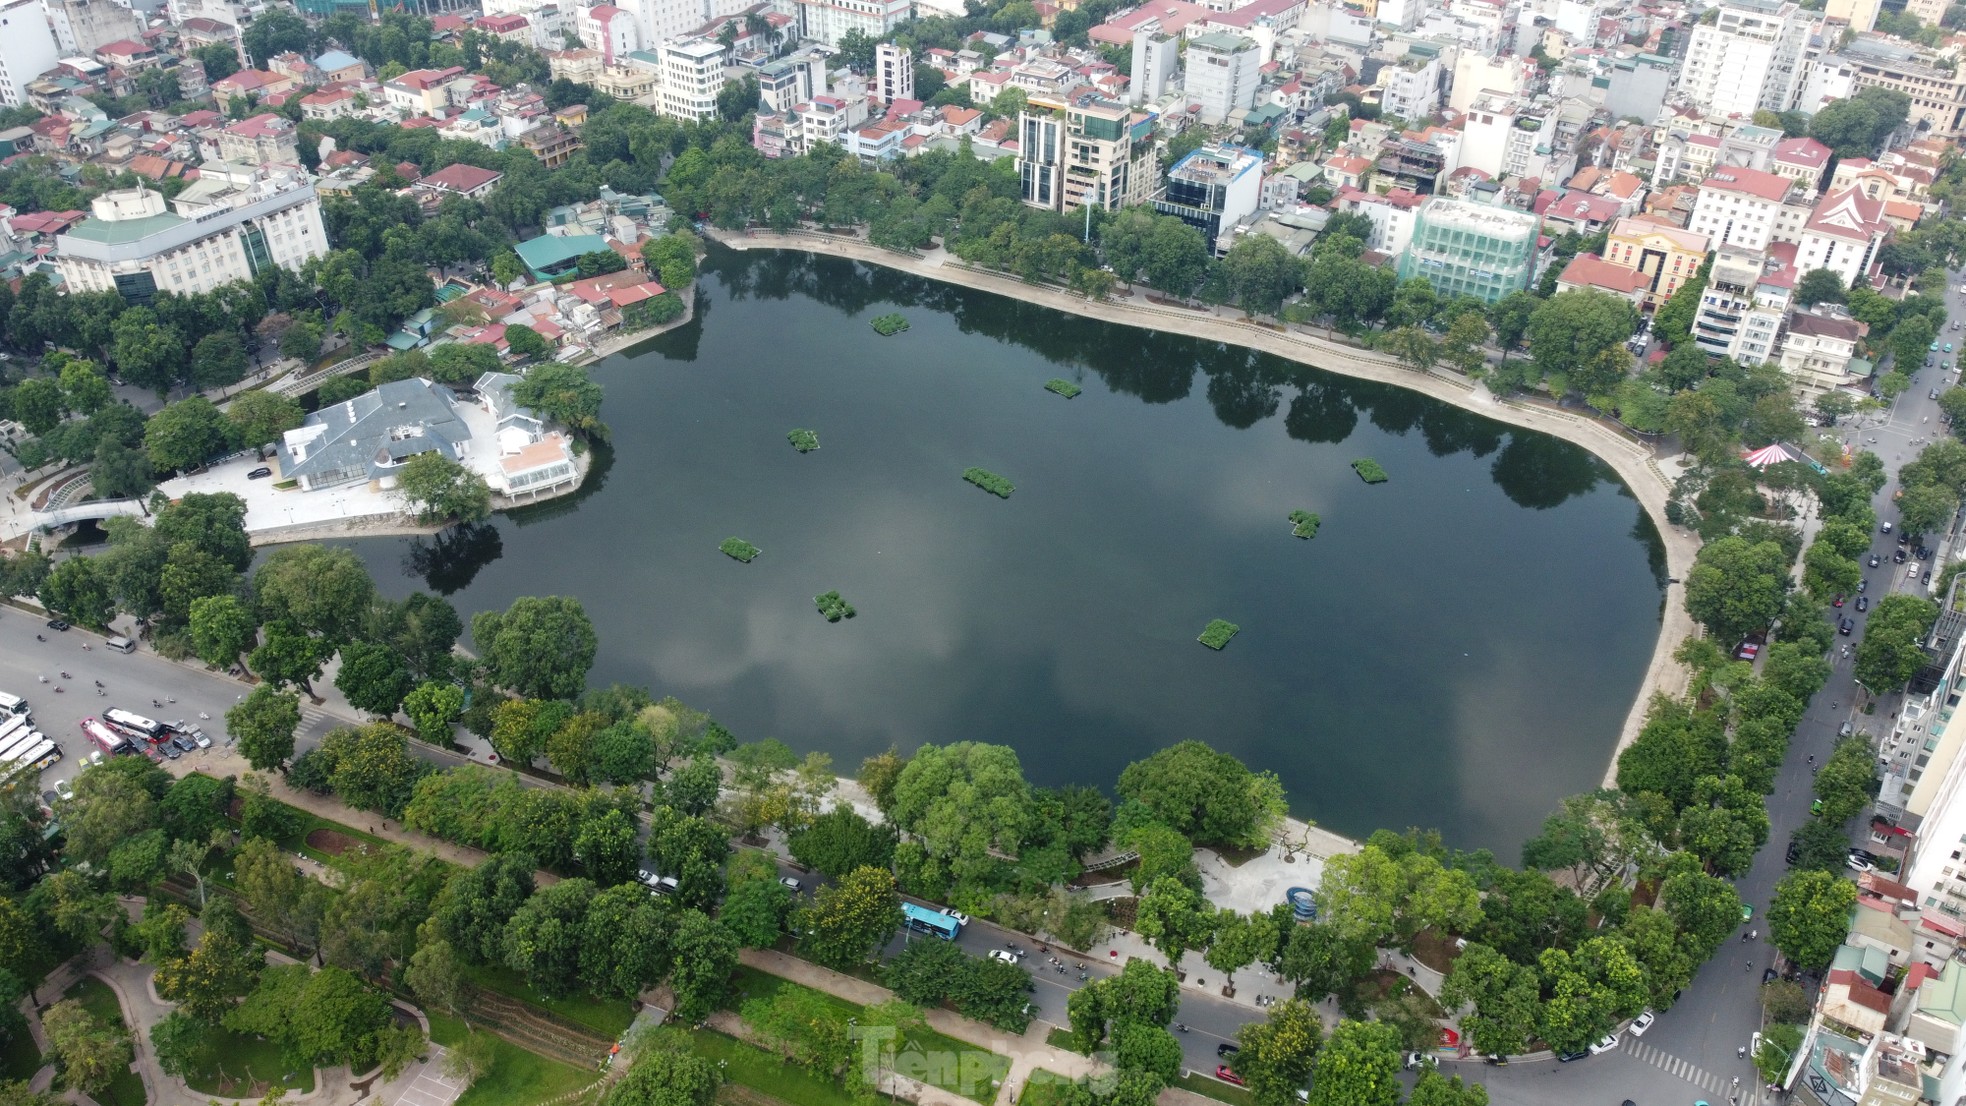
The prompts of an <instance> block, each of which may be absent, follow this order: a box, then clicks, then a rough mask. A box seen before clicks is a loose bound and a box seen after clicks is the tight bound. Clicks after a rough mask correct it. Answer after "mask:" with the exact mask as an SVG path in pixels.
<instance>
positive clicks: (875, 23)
mask: <svg viewBox="0 0 1966 1106" xmlns="http://www.w3.org/2000/svg"><path fill="white" fill-rule="evenodd" d="M786 2H788V3H789V4H790V5H791V8H792V12H791V14H792V16H793V18H794V19H795V20H796V22H795V23H794V24H793V26H794V27H795V28H796V30H797V34H798V36H799V37H800V38H809V39H813V40H814V41H816V42H822V43H825V44H826V45H828V46H838V45H839V44H840V39H841V37H842V36H844V35H845V34H846V33H847V32H848V31H859V32H861V33H862V34H864V35H866V36H867V37H869V38H886V37H888V35H889V34H891V33H892V32H893V31H894V29H895V28H896V27H898V26H900V25H901V24H902V23H905V22H906V21H907V20H908V17H909V16H910V15H911V14H912V12H913V10H914V4H913V2H912V0H786Z"/></svg>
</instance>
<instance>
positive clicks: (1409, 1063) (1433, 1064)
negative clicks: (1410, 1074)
mask: <svg viewBox="0 0 1966 1106" xmlns="http://www.w3.org/2000/svg"><path fill="white" fill-rule="evenodd" d="M1439 1066H1440V1061H1439V1060H1436V1059H1434V1058H1433V1057H1431V1056H1429V1055H1427V1054H1426V1053H1424V1052H1409V1053H1407V1054H1406V1070H1407V1071H1419V1070H1420V1069H1421V1068H1437V1067H1439Z"/></svg>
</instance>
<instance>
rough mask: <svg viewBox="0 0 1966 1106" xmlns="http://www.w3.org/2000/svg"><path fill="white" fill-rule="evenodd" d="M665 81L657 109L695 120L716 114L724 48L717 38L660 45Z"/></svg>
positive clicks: (693, 39)
mask: <svg viewBox="0 0 1966 1106" xmlns="http://www.w3.org/2000/svg"><path fill="white" fill-rule="evenodd" d="M661 55H662V81H661V84H660V86H659V87H658V89H657V91H656V110H657V111H660V112H661V113H662V114H664V115H668V116H673V117H675V118H677V119H689V120H693V121H695V122H699V123H701V122H704V121H705V120H709V119H715V118H716V117H717V93H719V92H721V91H723V87H724V47H723V44H722V43H720V42H718V41H716V40H715V39H709V38H690V39H684V40H682V41H680V42H665V43H663V44H662V47H661Z"/></svg>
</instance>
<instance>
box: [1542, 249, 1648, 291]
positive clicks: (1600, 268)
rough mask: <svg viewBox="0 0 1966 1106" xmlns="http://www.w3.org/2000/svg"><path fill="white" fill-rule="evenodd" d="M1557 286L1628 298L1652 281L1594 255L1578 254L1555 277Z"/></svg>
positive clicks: (1636, 271)
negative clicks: (1595, 289)
mask: <svg viewBox="0 0 1966 1106" xmlns="http://www.w3.org/2000/svg"><path fill="white" fill-rule="evenodd" d="M1557 283H1559V284H1575V285H1578V286H1580V287H1583V288H1598V289H1602V290H1603V291H1606V292H1611V293H1614V294H1616V295H1620V296H1630V295H1633V294H1635V293H1638V292H1643V291H1644V290H1645V289H1646V287H1647V286H1649V285H1650V284H1651V283H1652V281H1651V278H1649V277H1647V276H1646V275H1645V274H1644V273H1641V272H1639V271H1638V270H1636V269H1627V268H1625V267H1624V266H1622V265H1613V264H1611V263H1610V262H1609V261H1606V260H1604V259H1603V258H1601V257H1599V256H1597V255H1596V254H1594V253H1580V254H1578V255H1577V256H1576V257H1573V258H1571V259H1570V264H1569V265H1567V266H1565V268H1564V270H1563V275H1562V276H1559V277H1557Z"/></svg>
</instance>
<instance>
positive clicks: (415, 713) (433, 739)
mask: <svg viewBox="0 0 1966 1106" xmlns="http://www.w3.org/2000/svg"><path fill="white" fill-rule="evenodd" d="M463 710H464V689H463V688H461V687H458V686H457V685H456V684H448V683H442V682H440V681H437V680H427V681H425V682H423V683H421V684H418V685H417V686H416V687H415V688H412V689H411V690H410V693H409V694H408V695H406V696H404V697H403V712H404V713H405V714H408V715H409V716H410V724H411V725H412V726H415V727H416V736H417V737H418V739H420V740H423V741H428V742H430V743H431V744H433V745H448V744H450V741H451V728H452V723H454V722H455V721H456V720H457V716H458V714H459V713H460V712H462V711H463Z"/></svg>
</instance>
